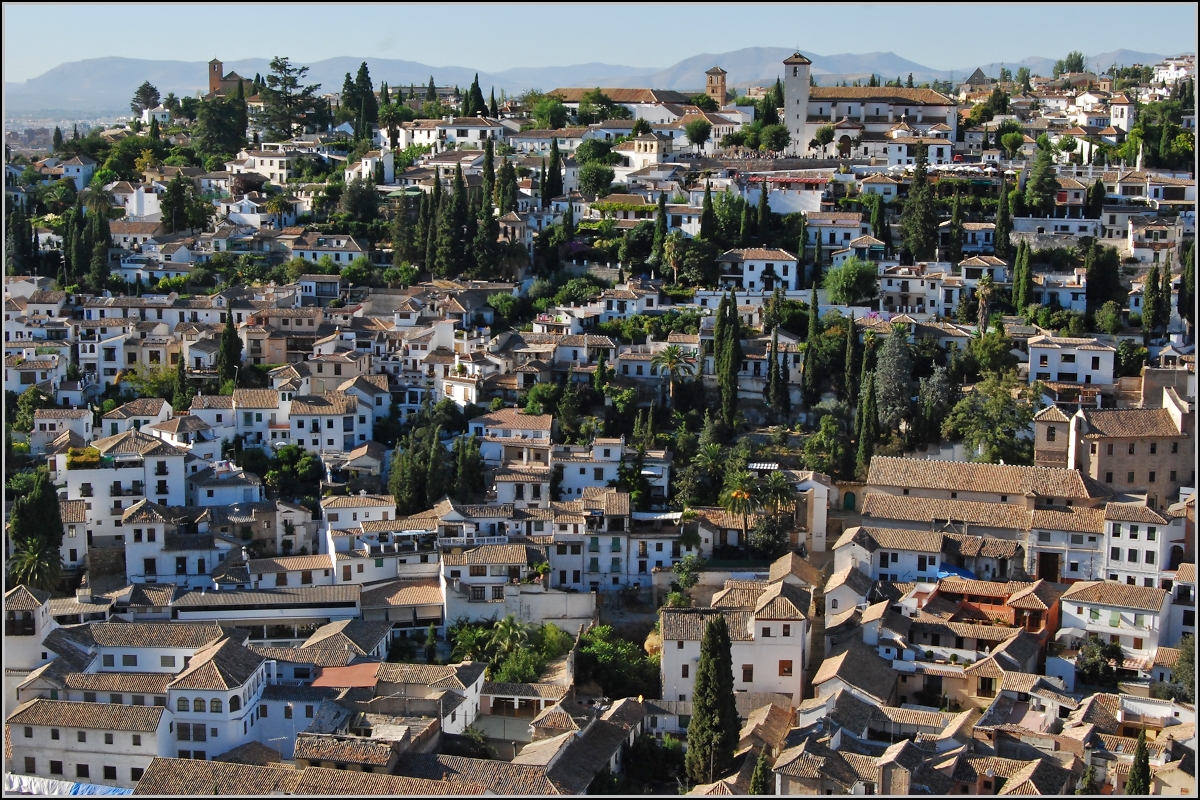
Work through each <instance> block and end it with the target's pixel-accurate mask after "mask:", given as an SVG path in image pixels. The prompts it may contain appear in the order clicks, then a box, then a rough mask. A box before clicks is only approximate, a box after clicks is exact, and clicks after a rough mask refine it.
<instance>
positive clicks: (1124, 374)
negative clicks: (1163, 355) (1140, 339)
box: [1114, 339, 1147, 378]
mask: <svg viewBox="0 0 1200 800" xmlns="http://www.w3.org/2000/svg"><path fill="white" fill-rule="evenodd" d="M1146 355H1147V353H1146V348H1145V347H1139V346H1138V345H1137V344H1135V343H1134V341H1133V340H1132V339H1122V340H1121V341H1119V342H1117V363H1116V365H1115V366H1116V368H1115V370H1114V373H1115V375H1116V377H1118V378H1136V377H1138V376H1140V375H1141V374H1142V366H1143V365H1144V364H1145V363H1146Z"/></svg>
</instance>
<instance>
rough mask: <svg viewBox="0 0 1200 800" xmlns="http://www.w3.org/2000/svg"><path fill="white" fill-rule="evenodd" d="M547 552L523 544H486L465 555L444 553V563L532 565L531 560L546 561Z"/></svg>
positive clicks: (454, 564)
mask: <svg viewBox="0 0 1200 800" xmlns="http://www.w3.org/2000/svg"><path fill="white" fill-rule="evenodd" d="M544 555H545V551H543V550H541V549H539V548H536V547H529V546H528V545H523V544H485V545H481V546H479V547H476V548H475V549H474V550H468V551H466V552H465V553H443V554H442V563H443V564H445V565H446V566H450V567H464V566H469V565H471V564H475V565H479V564H526V565H527V564H530V563H536V562H531V559H535V558H536V559H537V561H538V562H540V561H545V560H546V559H545V557H544Z"/></svg>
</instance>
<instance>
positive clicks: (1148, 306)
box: [1142, 264, 1163, 347]
mask: <svg viewBox="0 0 1200 800" xmlns="http://www.w3.org/2000/svg"><path fill="white" fill-rule="evenodd" d="M1162 306H1163V298H1162V295H1161V287H1160V285H1159V280H1158V264H1152V265H1151V266H1150V271H1149V272H1148V273H1146V279H1145V282H1144V283H1143V284H1142V343H1143V344H1144V345H1146V346H1147V347H1149V346H1150V341H1151V339H1153V338H1154V333H1155V331H1157V330H1158V320H1159V318H1160V316H1161V315H1162V314H1161V307H1162Z"/></svg>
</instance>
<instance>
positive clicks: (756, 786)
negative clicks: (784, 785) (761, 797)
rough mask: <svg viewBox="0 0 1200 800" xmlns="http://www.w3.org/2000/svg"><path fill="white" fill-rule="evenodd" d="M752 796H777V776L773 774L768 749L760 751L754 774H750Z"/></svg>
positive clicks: (764, 748)
mask: <svg viewBox="0 0 1200 800" xmlns="http://www.w3.org/2000/svg"><path fill="white" fill-rule="evenodd" d="M750 794H775V775H774V773H772V772H771V762H770V760H769V759H768V758H767V748H766V747H763V748H761V749H759V751H758V760H757V761H755V762H754V772H752V773H750Z"/></svg>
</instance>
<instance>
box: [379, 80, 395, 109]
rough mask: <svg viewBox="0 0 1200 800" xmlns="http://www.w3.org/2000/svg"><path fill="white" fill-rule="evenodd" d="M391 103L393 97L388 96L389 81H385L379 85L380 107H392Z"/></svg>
mask: <svg viewBox="0 0 1200 800" xmlns="http://www.w3.org/2000/svg"><path fill="white" fill-rule="evenodd" d="M391 103H392V98H391V95H389V94H388V86H387V81H383V82H381V83H380V84H379V105H380V106H386V105H391Z"/></svg>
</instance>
